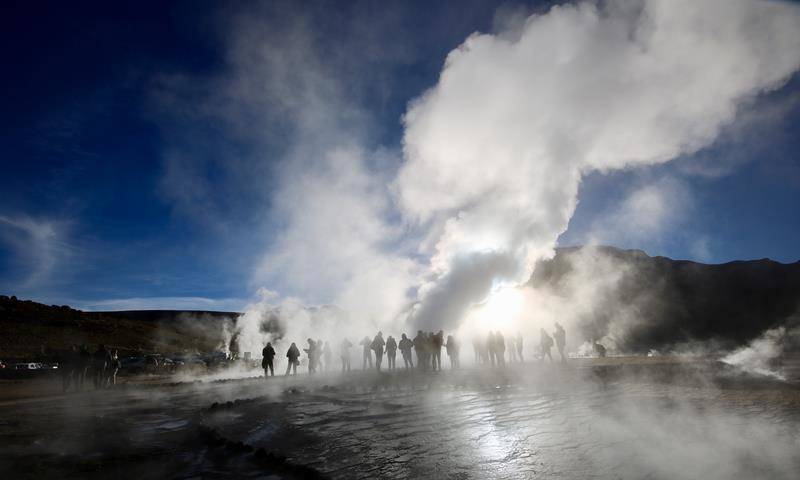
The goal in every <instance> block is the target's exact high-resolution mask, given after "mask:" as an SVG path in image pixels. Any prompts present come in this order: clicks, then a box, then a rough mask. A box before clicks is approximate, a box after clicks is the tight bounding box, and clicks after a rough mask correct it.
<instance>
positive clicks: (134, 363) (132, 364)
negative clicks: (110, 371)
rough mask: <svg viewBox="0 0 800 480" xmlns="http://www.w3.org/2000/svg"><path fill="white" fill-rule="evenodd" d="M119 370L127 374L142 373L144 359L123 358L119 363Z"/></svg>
mask: <svg viewBox="0 0 800 480" xmlns="http://www.w3.org/2000/svg"><path fill="white" fill-rule="evenodd" d="M119 365H120V370H122V371H124V372H129V373H138V372H141V371H144V367H145V358H144V357H125V358H123V359H121V360H120V362H119Z"/></svg>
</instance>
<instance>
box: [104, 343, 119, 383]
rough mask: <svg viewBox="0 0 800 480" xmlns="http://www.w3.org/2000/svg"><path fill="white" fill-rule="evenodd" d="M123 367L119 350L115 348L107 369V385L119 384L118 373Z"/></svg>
mask: <svg viewBox="0 0 800 480" xmlns="http://www.w3.org/2000/svg"><path fill="white" fill-rule="evenodd" d="M121 367H122V362H120V360H119V351H118V350H114V352H113V353H112V354H111V360H110V361H109V364H108V369H107V370H106V374H107V378H108V380H107V381H106V384H107V385H111V386H113V385H116V384H117V373H119V369H120V368H121Z"/></svg>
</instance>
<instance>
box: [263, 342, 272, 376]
mask: <svg viewBox="0 0 800 480" xmlns="http://www.w3.org/2000/svg"><path fill="white" fill-rule="evenodd" d="M274 359H275V349H274V348H272V343H270V342H267V345H266V346H265V347H264V349H263V350H261V368H263V369H264V378H267V375H268V374H269V375H271V376H273V377H274V376H275V365H274V364H273V360H274Z"/></svg>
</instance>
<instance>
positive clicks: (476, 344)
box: [472, 335, 482, 365]
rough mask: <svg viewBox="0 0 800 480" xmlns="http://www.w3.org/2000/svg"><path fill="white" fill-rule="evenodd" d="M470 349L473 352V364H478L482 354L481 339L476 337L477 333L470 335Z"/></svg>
mask: <svg viewBox="0 0 800 480" xmlns="http://www.w3.org/2000/svg"><path fill="white" fill-rule="evenodd" d="M472 351H473V353H474V354H475V365H478V364H480V363H481V357H482V355H481V340H480V339H479V338H478V336H477V335H476V336H474V337H472Z"/></svg>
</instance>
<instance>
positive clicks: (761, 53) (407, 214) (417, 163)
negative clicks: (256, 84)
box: [239, 0, 800, 350]
mask: <svg viewBox="0 0 800 480" xmlns="http://www.w3.org/2000/svg"><path fill="white" fill-rule="evenodd" d="M509 24H510V25H514V27H513V28H510V29H507V30H505V31H500V32H497V33H494V34H483V33H475V34H473V35H471V36H470V37H469V38H467V39H466V41H465V42H464V43H463V44H462V45H461V46H459V47H458V48H456V49H455V50H453V51H452V52H450V54H449V55H448V56H447V59H446V61H445V64H444V67H443V69H442V71H441V74H440V77H439V80H438V83H437V84H436V85H435V86H434V87H433V88H431V89H430V90H428V91H427V92H425V93H424V94H422V95H421V96H420V97H419V98H417V99H416V100H414V101H412V102H411V103H410V104H409V107H408V110H407V113H406V114H405V116H404V118H403V123H404V126H405V133H404V137H403V155H402V160H401V161H400V163H399V168H397V169H396V171H395V170H394V169H393V168H391V167H390V168H376V165H377V166H378V167H380V166H381V165H384V166H385V165H387V164H391V155H390V154H387V153H386V152H385V151H384V150H382V149H377V150H376V149H370V148H366V147H362V146H359V145H355V146H354V145H353V142H354V141H355V142H357V141H358V139H361V138H364V135H362V134H361V133H362V131H363V128H364V127H363V124H362V123H360V122H359V121H358V120H353V118H359V115H361V114H364V113H365V112H357V113H358V114H354V115H351V116H349V117H348V118H347V119H345V120H342V117H341V115H339V114H334V113H331V112H333V111H337V109H338V108H340V107H341V105H342V103H343V102H342V100H341V97H339V96H337V95H336V94H338V93H341V92H342V91H343V90H339V89H337V88H335V85H334V86H333V87H332V86H330V85H326V88H325V89H324V91H325V92H329V93H331V92H332V95H329V96H323V95H318V94H314V95H311V94H309V92H313V91H316V90H314V89H315V88H316V87H315V86H317V83H318V82H321V81H322V80H320V78H325V76H324V75H308V78H310V79H311V81H309V82H306V83H303V82H296V83H297V84H298V85H297V86H296V87H295V90H294V91H295V93H296V96H295V97H293V98H295V100H296V101H295V102H293V103H292V102H287V105H285V106H286V108H295V109H298V110H303V109H306V110H305V111H303V115H302V118H301V120H297V122H298V126H297V132H298V133H297V135H298V136H299V137H301V138H302V139H303V142H304V143H302V144H303V148H297V149H295V150H296V151H295V152H293V153H292V154H291V155H290V160H292V161H289V162H287V163H288V165H289V166H288V167H287V168H286V171H285V175H284V178H283V180H284V182H283V186H282V188H281V189H279V190H278V192H277V194H276V195H277V196H276V198H277V204H278V211H279V212H280V214H281V217H282V224H283V225H284V226H285V230H284V231H283V233H282V234H281V235H280V237H279V239H278V241H277V242H275V244H274V245H272V247H271V249H270V251H269V252H268V254H267V255H266V256H265V260H264V263H263V265H262V268H261V269H260V270H259V271H260V272H261V275H260V276H259V277H258V278H259V279H262V280H270V281H271V280H275V279H281V281H282V282H283V284H284V285H286V288H287V292H281V294H282V295H283V297H282V298H283V299H280V298H273V299H269V300H262V301H260V302H259V303H257V304H254V305H253V306H252V307H251V309H250V311H248V312H247V313H246V314H245V315H244V316H243V317H242V318H241V319H240V321H239V323H240V328H241V330H242V332H243V333H244V335H242V337H241V338H242V340H241V341H243V342H247V343H248V345H247V347H245V348H243V350H244V349H247V348H249V349H253V348H255V347H257V346H258V345H260V344H261V343H262V342H263V341H265V340H267V339H273V340H275V338H276V336H275V335H272V334H268V333H267V332H265V331H264V329H263V328H262V326H261V324H262V321H263V318H264V316H265V315H266V314H267V312H271V313H270V314H273V313H275V312H281V311H283V312H290V313H284V316H283V317H282V319H283V321H282V322H281V324H282V327H283V329H284V332H283V333H282V334H281V335H283V334H285V335H286V337H288V338H291V339H292V340H296V341H301V340H304V339H305V338H306V337H307V336H312V334H313V337H314V338H317V337H318V336H322V337H323V338H326V339H327V338H331V339H333V338H337V339H338V338H341V336H343V335H349V336H351V338H359V337H360V336H363V335H364V333H367V332H370V331H373V330H375V329H377V328H385V327H387V326H389V325H391V326H392V327H393V331H397V330H399V329H401V328H404V329H413V330H416V328H417V327H420V328H425V329H426V330H433V329H438V328H448V329H455V328H457V327H458V326H459V325H460V324H462V322H463V321H464V319H465V316H466V315H467V314H468V312H469V311H470V309H471V308H472V307H473V306H476V305H479V304H482V302H485V301H486V300H487V298H488V297H489V296H490V295H491V294H492V292H498V291H500V290H501V289H503V288H504V286H508V285H511V286H513V285H517V284H521V283H523V282H526V281H527V280H528V278H530V275H531V272H532V270H533V268H534V266H535V264H536V262H537V261H539V260H541V259H543V258H548V257H551V256H552V255H553V249H554V247H555V245H556V241H557V239H558V237H559V235H560V234H561V233H563V232H564V231H565V230H566V229H567V226H568V224H569V221H570V218H571V217H572V215H573V213H574V211H575V208H576V206H577V203H578V190H579V186H580V183H581V178H582V177H583V176H584V175H585V174H587V173H589V172H592V171H601V172H607V171H611V170H616V169H624V168H632V167H636V166H640V165H653V164H659V163H664V162H668V161H670V160H672V159H674V158H676V157H679V156H682V155H687V154H692V153H694V152H696V151H698V150H700V149H702V148H704V147H706V146H708V145H710V144H712V143H713V142H714V140H715V138H716V137H717V135H718V134H719V132H720V130H721V129H722V128H723V127H725V126H726V125H728V124H730V123H731V122H733V121H734V119H735V117H736V113H737V109H738V108H739V107H740V106H741V105H742V104H744V103H746V102H749V101H751V100H752V99H753V98H754V97H756V96H757V95H759V94H761V93H763V92H766V91H769V90H773V89H776V88H778V87H780V86H781V85H782V84H783V83H784V82H786V81H787V80H788V79H789V78H790V76H791V75H792V74H793V72H795V70H797V68H798V66H800V8H799V7H798V6H796V5H791V4H787V3H779V2H759V1H744V0H733V1H732V0H716V1H704V2H696V1H689V0H685V1H681V0H664V1H659V0H651V1H611V2H602V3H600V4H598V3H594V2H583V3H578V4H565V5H560V6H556V7H553V8H552V9H550V10H549V11H548V12H546V13H544V14H541V15H531V16H529V17H527V18H525V19H524V20H522V19H521V21H515V22H509ZM303 45H304V48H310V47H308V44H307V42H305V43H303ZM305 56H306V57H308V56H311V57H312V58H314V59H315V60H316V62H312V64H313V68H314V69H323V72H324V66H320V63H322V64H324V61H323V59H321V58H319V55H316V56H315V54H314V52H313V51H311V52H309V51H305ZM279 58H281V59H285V58H286V56H283V57H279ZM288 58H289V59H290V60H291V59H292V58H294V57H293V56H292V55H289V56H288ZM304 58H305V57H304ZM268 60H269V61H270V62H274V61H276V60H275V58H273V56H269V57H268ZM278 71H281V70H279V69H278ZM302 79H303V80H305V79H306V77H303V78H302ZM279 80H280V79H279ZM298 92H299V93H298ZM334 99H335V100H334ZM306 100H307V101H308V102H306V103H304V101H306ZM311 110H313V112H314V113H315V114H312V113H309V111H311ZM309 119H310V120H309ZM334 125H335V126H334ZM315 129H324V131H325V132H326V133H327V134H326V135H319V134H317V132H316V130H315ZM354 139H355V140H354ZM298 145H300V142H298ZM387 157H388V158H389V160H388V161H387V160H386V158H387ZM298 159H299V160H298ZM387 172H389V173H387ZM393 172H394V173H393ZM526 295H528V297H529V298H528V300H526V301H529V302H539V303H537V304H536V305H535V306H536V309H537V311H545V312H546V311H548V309H549V311H551V312H558V311H563V310H565V309H568V308H569V306H565V305H555V304H553V302H554V300H552V299H549V300H548V298H549V297H548V298H543V297H541V296H537V295H536V294H526ZM290 297H294V298H290ZM287 299H288V300H287ZM286 302H289V304H291V305H293V307H291V308H289V307H287V303H286ZM301 303H303V304H314V303H317V304H324V303H331V304H335V305H337V306H339V307H341V309H342V310H341V312H340V313H337V314H336V315H335V316H329V315H321V316H320V315H317V316H318V317H319V318H320V321H319V322H315V321H314V319H313V318H312V317H314V316H313V315H310V314H307V313H301V311H302V309H298V308H297V305H300V304H301ZM282 305H283V306H282ZM527 307H530V305H526V309H527ZM586 308H588V307H586ZM527 311H528V312H530V311H531V309H527ZM284 317H285V318H284ZM481 318H483V320H481V321H483V322H492V321H493V320H492V319H491V318H489V316H483V317H481ZM524 320H525V321H535V319H534V318H533V316H532V315H531V314H529V315H528V316H526V317H525V318H524ZM473 321H475V319H474V318H473ZM521 321H522V319H518V321H517V324H516V325H514V328H524V329H525V330H528V331H536V330H537V328H534V326H533V325H523V324H522V323H520V322H521ZM483 327H484V328H485V327H486V325H483ZM365 330H366V331H367V332H365Z"/></svg>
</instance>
